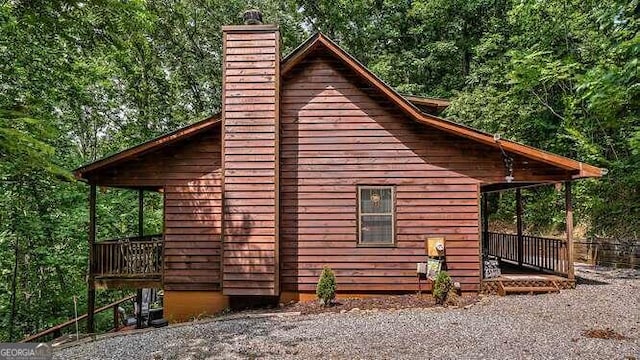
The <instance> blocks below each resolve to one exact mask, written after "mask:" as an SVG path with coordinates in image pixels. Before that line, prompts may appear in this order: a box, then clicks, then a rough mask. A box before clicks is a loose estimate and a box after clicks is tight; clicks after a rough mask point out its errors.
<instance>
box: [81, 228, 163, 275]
mask: <svg viewBox="0 0 640 360" xmlns="http://www.w3.org/2000/svg"><path fill="white" fill-rule="evenodd" d="M93 254H94V257H95V258H94V269H93V274H94V275H95V276H96V277H119V278H123V277H130V278H153V277H160V276H161V273H162V235H147V236H142V237H130V238H123V239H115V240H108V241H101V242H97V243H95V244H94V250H93Z"/></svg>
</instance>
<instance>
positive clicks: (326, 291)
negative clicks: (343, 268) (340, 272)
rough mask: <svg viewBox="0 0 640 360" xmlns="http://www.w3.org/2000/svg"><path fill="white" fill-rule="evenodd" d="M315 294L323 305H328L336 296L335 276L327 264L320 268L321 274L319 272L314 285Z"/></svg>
mask: <svg viewBox="0 0 640 360" xmlns="http://www.w3.org/2000/svg"><path fill="white" fill-rule="evenodd" d="M316 295H317V296H318V299H320V303H321V304H323V305H324V306H329V305H330V304H331V301H333V299H335V297H336V276H335V275H334V274H333V271H332V270H331V268H330V267H328V266H325V267H324V268H323V269H322V274H320V279H319V280H318V286H317V287H316Z"/></svg>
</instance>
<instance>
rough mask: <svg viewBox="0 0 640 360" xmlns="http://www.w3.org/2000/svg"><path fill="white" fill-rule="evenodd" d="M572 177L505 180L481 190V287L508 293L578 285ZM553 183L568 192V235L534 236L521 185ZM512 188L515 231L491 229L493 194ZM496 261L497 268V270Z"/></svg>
mask: <svg viewBox="0 0 640 360" xmlns="http://www.w3.org/2000/svg"><path fill="white" fill-rule="evenodd" d="M571 185H572V182H571V181H564V182H551V183H536V184H532V183H520V184H519V183H505V184H494V185H487V186H484V187H483V188H482V191H481V199H482V200H481V219H482V230H481V259H482V261H481V263H482V271H481V274H482V283H481V292H482V293H485V294H499V295H507V294H509V293H544V292H558V291H559V290H561V289H569V288H574V287H575V276H574V266H573V203H572V201H573V199H572V193H571V188H572V186H571ZM540 186H555V187H556V189H557V190H559V189H560V188H563V191H564V216H565V230H564V233H565V236H564V238H552V237H543V236H534V235H531V234H526V233H525V230H524V229H525V226H524V220H523V213H524V209H523V200H522V191H523V189H527V188H533V187H540ZM505 191H514V192H515V204H514V205H515V215H516V216H515V217H516V231H515V232H513V233H506V232H496V231H491V230H490V224H489V205H488V202H489V201H488V200H489V199H488V198H489V196H490V194H495V193H500V192H505ZM496 266H497V269H496Z"/></svg>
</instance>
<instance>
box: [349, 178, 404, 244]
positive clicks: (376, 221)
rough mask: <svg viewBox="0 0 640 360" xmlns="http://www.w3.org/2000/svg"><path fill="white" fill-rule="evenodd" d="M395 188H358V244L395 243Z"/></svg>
mask: <svg viewBox="0 0 640 360" xmlns="http://www.w3.org/2000/svg"><path fill="white" fill-rule="evenodd" d="M394 195H395V194H394V187H393V186H363V185H361V186H358V229H359V234H358V244H360V245H393V244H394V243H395V241H394V240H395V239H394V235H395V229H394V226H395V221H394V220H395V201H394Z"/></svg>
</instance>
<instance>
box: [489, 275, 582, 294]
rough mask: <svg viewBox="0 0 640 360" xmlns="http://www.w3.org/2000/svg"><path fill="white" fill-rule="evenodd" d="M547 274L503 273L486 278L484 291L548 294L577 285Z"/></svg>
mask: <svg viewBox="0 0 640 360" xmlns="http://www.w3.org/2000/svg"><path fill="white" fill-rule="evenodd" d="M558 279H561V280H556V277H553V276H545V275H502V276H500V277H498V278H494V279H489V280H484V281H483V289H482V292H483V293H484V294H497V295H500V296H505V295H511V294H548V293H558V292H560V290H561V289H568V288H572V287H573V286H575V285H574V284H575V283H574V282H572V281H567V280H566V279H563V278H559V277H558Z"/></svg>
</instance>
